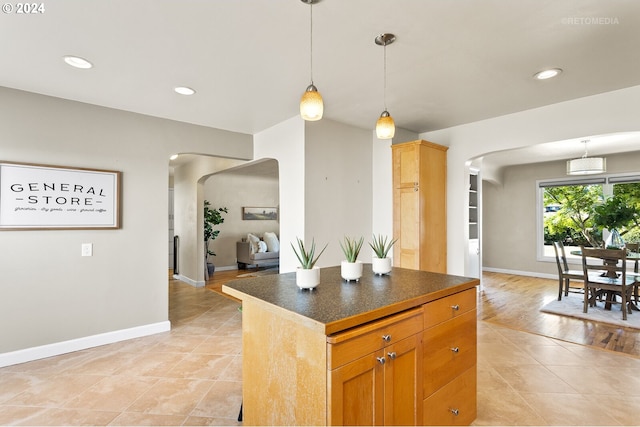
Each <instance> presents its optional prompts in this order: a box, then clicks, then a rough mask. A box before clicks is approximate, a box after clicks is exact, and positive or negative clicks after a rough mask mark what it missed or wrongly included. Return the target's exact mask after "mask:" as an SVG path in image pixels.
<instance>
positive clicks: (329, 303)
mask: <svg viewBox="0 0 640 427" xmlns="http://www.w3.org/2000/svg"><path fill="white" fill-rule="evenodd" d="M363 270H364V271H363V276H362V278H360V280H359V281H358V282H354V281H352V282H347V281H345V280H343V279H342V278H341V277H340V267H339V266H336V267H327V268H322V269H321V270H320V284H319V285H318V286H317V287H316V288H315V289H312V290H306V289H305V290H302V289H300V288H298V287H297V286H296V275H295V273H285V274H273V275H267V276H260V277H252V278H246V279H238V280H233V281H230V282H228V283H227V284H226V285H224V286H223V287H222V290H223V292H225V293H227V294H229V295H232V296H234V297H236V298H239V299H241V300H245V299H247V298H250V299H252V300H253V301H259V302H261V303H266V304H269V305H272V306H274V307H278V308H280V309H283V310H286V311H288V312H290V313H289V314H291V313H293V314H294V315H297V316H302V317H304V318H306V319H305V320H311V321H312V323H313V324H314V325H315V327H316V328H317V329H318V330H320V331H321V332H323V333H325V334H326V335H330V334H333V333H336V332H339V331H342V330H345V329H348V328H351V327H353V326H357V325H361V324H363V323H366V322H369V321H372V320H376V319H380V318H382V317H385V316H388V315H391V314H395V313H398V312H401V311H404V310H407V309H410V308H413V307H418V306H420V305H422V304H424V303H427V302H429V301H433V300H435V299H438V298H442V297H445V296H447V295H451V294H454V293H456V292H460V291H464V290H466V289H470V288H473V287H475V286H476V285H478V284H479V280H478V279H475V278H471V277H462V276H453V275H448V274H440V273H431V272H427V271H418V270H409V269H404V268H398V267H394V268H393V270H392V271H391V273H390V274H389V275H385V276H376V275H375V274H373V272H372V270H371V264H364V269H363Z"/></svg>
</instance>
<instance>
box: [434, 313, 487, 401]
mask: <svg viewBox="0 0 640 427" xmlns="http://www.w3.org/2000/svg"><path fill="white" fill-rule="evenodd" d="M476 316H477V312H476V310H471V311H467V312H466V313H465V314H462V315H460V316H458V317H456V318H455V319H451V320H449V321H447V322H444V323H441V324H439V325H438V326H434V327H433V328H429V329H426V330H425V331H424V332H423V334H422V354H423V372H424V378H423V382H422V385H423V397H428V396H430V395H431V394H433V393H434V392H435V391H436V390H438V389H439V388H441V387H442V386H444V385H445V384H447V383H449V382H450V381H451V380H453V379H454V378H455V377H457V376H458V375H460V374H461V373H462V372H464V371H466V370H467V369H469V368H471V367H472V366H474V365H475V364H476V357H477V340H476V332H477V320H476Z"/></svg>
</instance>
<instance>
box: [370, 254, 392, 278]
mask: <svg viewBox="0 0 640 427" xmlns="http://www.w3.org/2000/svg"><path fill="white" fill-rule="evenodd" d="M371 269H372V270H373V272H374V274H378V275H380V276H381V275H383V274H389V273H390V272H391V258H389V257H387V258H378V257H375V256H374V257H373V258H372V259H371Z"/></svg>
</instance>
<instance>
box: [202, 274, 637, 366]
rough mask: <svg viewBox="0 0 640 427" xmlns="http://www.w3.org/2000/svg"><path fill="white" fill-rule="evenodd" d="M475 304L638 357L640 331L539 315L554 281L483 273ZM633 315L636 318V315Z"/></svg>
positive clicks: (223, 277) (541, 331) (510, 320)
mask: <svg viewBox="0 0 640 427" xmlns="http://www.w3.org/2000/svg"><path fill="white" fill-rule="evenodd" d="M251 271H254V270H229V271H216V273H215V274H214V275H213V277H212V278H211V280H209V281H208V282H207V285H206V287H207V288H208V289H210V290H214V291H217V292H219V293H221V288H222V285H223V284H224V283H226V282H228V281H229V280H233V279H235V278H237V276H238V275H240V274H246V273H248V272H251ZM482 280H483V287H482V289H481V291H480V300H479V301H478V319H479V320H484V321H486V322H489V323H493V324H496V325H500V326H504V327H508V328H511V329H516V330H520V331H525V332H531V333H534V334H538V335H543V336H546V337H550V338H556V339H560V340H563V341H567V342H571V343H575V344H582V345H589V346H593V347H597V348H602V349H607V350H611V351H616V352H620V353H626V354H630V355H634V356H640V331H638V330H637V329H628V328H620V327H616V326H610V325H606V324H601V323H596V322H589V321H585V320H580V319H573V318H569V317H564V316H558V315H554V314H548V313H541V312H540V308H542V306H544V305H545V304H546V303H548V302H549V301H551V300H553V299H556V298H557V295H558V282H557V280H550V279H540V278H535V277H526V276H517V275H511V274H503V273H491V272H485V273H484V274H483V277H482ZM636 315H639V314H638V313H636Z"/></svg>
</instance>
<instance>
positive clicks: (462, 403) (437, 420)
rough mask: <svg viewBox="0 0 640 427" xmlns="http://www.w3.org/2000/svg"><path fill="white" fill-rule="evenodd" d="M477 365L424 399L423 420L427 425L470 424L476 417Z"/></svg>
mask: <svg viewBox="0 0 640 427" xmlns="http://www.w3.org/2000/svg"><path fill="white" fill-rule="evenodd" d="M476 392H477V374H476V366H475V365H474V366H473V367H472V368H471V369H468V370H466V371H465V372H464V373H463V374H462V375H460V376H459V377H457V378H456V379H455V380H453V381H451V382H450V383H449V384H447V385H445V386H444V387H442V388H441V389H440V390H438V392H437V393H434V394H432V395H431V396H430V397H428V398H427V399H424V401H423V407H422V411H423V417H424V418H423V421H424V425H426V426H435V425H440V426H442V425H447V426H456V425H458V426H459V425H470V424H471V423H472V422H473V420H475V419H476V415H477V406H476Z"/></svg>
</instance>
